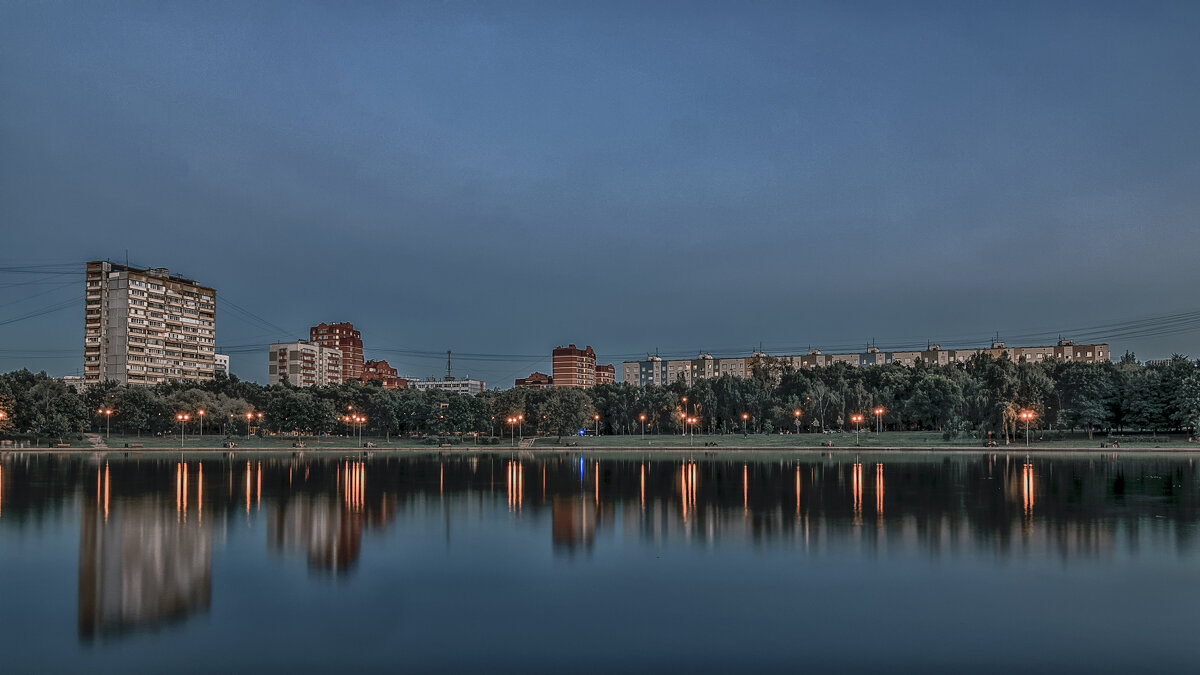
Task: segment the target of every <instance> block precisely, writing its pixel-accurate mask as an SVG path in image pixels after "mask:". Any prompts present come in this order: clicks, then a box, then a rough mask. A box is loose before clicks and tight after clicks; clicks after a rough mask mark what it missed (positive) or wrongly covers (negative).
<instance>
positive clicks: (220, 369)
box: [213, 354, 229, 377]
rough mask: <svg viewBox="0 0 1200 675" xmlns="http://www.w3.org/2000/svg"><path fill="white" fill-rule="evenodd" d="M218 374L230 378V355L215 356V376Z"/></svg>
mask: <svg viewBox="0 0 1200 675" xmlns="http://www.w3.org/2000/svg"><path fill="white" fill-rule="evenodd" d="M217 373H220V374H222V375H224V376H225V377H229V355H228V354H213V374H214V375H216V374H217Z"/></svg>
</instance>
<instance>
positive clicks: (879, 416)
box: [875, 407, 884, 433]
mask: <svg viewBox="0 0 1200 675" xmlns="http://www.w3.org/2000/svg"><path fill="white" fill-rule="evenodd" d="M883 413H884V410H883V408H882V407H879V408H876V409H875V430H876V431H878V432H879V433H883Z"/></svg>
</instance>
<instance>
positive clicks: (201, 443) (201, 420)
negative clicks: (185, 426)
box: [196, 408, 204, 448]
mask: <svg viewBox="0 0 1200 675" xmlns="http://www.w3.org/2000/svg"><path fill="white" fill-rule="evenodd" d="M196 414H197V415H199V416H200V447H202V448H203V447H204V408H201V409H199V410H197V411H196Z"/></svg>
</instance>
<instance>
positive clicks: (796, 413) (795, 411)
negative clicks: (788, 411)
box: [792, 408, 800, 434]
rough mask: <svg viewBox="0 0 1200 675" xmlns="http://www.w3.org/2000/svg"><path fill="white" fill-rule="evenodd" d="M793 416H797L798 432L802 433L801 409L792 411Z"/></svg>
mask: <svg viewBox="0 0 1200 675" xmlns="http://www.w3.org/2000/svg"><path fill="white" fill-rule="evenodd" d="M792 416H793V417H795V418H796V433H797V434H799V433H800V409H799V408H797V409H796V410H794V411H792Z"/></svg>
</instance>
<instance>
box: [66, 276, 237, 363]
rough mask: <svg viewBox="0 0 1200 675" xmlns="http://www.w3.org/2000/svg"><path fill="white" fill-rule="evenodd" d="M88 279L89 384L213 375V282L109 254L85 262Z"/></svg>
mask: <svg viewBox="0 0 1200 675" xmlns="http://www.w3.org/2000/svg"><path fill="white" fill-rule="evenodd" d="M84 284H85V302H84V342H83V378H84V381H85V384H89V385H90V384H95V383H98V382H102V381H106V380H108V381H114V382H119V383H121V384H147V385H152V384H157V383H159V382H166V381H168V380H187V381H192V382H202V381H205V380H211V379H213V370H214V360H215V358H214V354H215V352H216V338H217V327H216V311H217V304H216V303H217V292H216V291H215V290H213V289H212V288H209V287H207V286H201V285H200V284H198V283H196V282H195V281H192V280H191V279H184V278H183V277H179V276H172V275H171V274H170V272H168V271H167V270H166V269H162V268H151V269H139V268H136V267H130V266H128V265H118V264H116V263H111V262H107V261H94V262H89V263H87V265H86V268H85V282H84Z"/></svg>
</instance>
